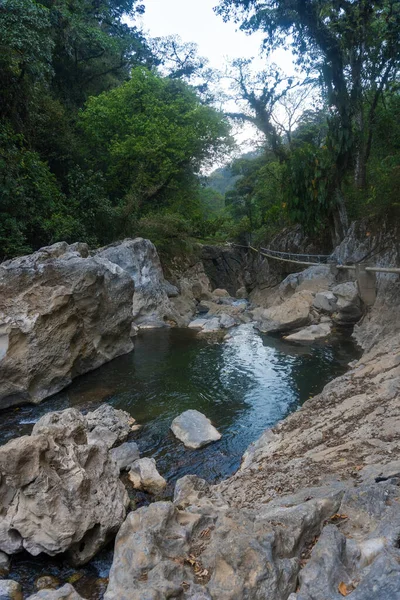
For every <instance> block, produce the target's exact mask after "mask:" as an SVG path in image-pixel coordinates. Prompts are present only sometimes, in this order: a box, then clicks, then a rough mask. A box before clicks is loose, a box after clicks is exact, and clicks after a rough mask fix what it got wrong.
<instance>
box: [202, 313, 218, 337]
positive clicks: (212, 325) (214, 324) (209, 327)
mask: <svg viewBox="0 0 400 600" xmlns="http://www.w3.org/2000/svg"><path fill="white" fill-rule="evenodd" d="M220 329H221V325H220V319H219V318H217V317H214V318H212V319H208V320H207V321H206V322H205V323H204V325H203V327H202V329H201V333H215V332H217V331H220Z"/></svg>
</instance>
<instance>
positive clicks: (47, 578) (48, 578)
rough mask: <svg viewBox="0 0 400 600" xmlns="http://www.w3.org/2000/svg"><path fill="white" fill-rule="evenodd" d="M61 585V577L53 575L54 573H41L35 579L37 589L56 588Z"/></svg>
mask: <svg viewBox="0 0 400 600" xmlns="http://www.w3.org/2000/svg"><path fill="white" fill-rule="evenodd" d="M59 585H60V581H59V579H57V577H53V576H52V575H41V576H40V577H38V578H37V579H36V581H35V586H36V589H37V590H47V589H51V590H55V589H56V588H57V587H58V586H59Z"/></svg>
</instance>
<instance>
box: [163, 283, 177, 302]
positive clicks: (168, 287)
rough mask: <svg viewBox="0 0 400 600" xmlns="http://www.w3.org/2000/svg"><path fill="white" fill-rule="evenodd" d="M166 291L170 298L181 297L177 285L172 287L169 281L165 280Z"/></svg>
mask: <svg viewBox="0 0 400 600" xmlns="http://www.w3.org/2000/svg"><path fill="white" fill-rule="evenodd" d="M164 289H165V291H166V293H167V296H168V298H176V297H177V296H179V290H178V288H177V287H176V285H172V283H170V282H169V281H167V280H165V282H164Z"/></svg>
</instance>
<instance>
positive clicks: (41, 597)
mask: <svg viewBox="0 0 400 600" xmlns="http://www.w3.org/2000/svg"><path fill="white" fill-rule="evenodd" d="M0 597H1V596H0ZM21 600H22V595H21ZM27 600H84V598H82V596H80V595H79V594H78V592H77V591H76V590H75V588H73V587H72V585H70V584H69V583H66V584H65V585H63V586H62V587H61V588H59V589H58V590H41V591H40V592H38V593H37V594H34V595H33V596H29V598H27Z"/></svg>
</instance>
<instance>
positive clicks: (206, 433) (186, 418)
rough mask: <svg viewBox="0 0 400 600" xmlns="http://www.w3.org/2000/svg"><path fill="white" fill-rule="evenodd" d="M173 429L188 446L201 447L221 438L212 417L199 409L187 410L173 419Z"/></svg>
mask: <svg viewBox="0 0 400 600" xmlns="http://www.w3.org/2000/svg"><path fill="white" fill-rule="evenodd" d="M171 429H172V432H173V434H174V435H175V436H176V437H177V438H178V440H181V442H183V443H184V445H185V446H186V448H194V449H196V448H201V447H202V446H205V445H207V444H210V443H211V442H216V441H218V440H220V439H221V434H220V433H219V432H218V431H217V430H216V429H215V427H214V425H212V423H211V421H210V419H207V417H206V416H205V415H203V414H202V413H201V412H199V411H198V410H185V412H183V413H182V414H180V415H179V416H178V417H176V418H175V419H174V420H173V421H172V425H171Z"/></svg>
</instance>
